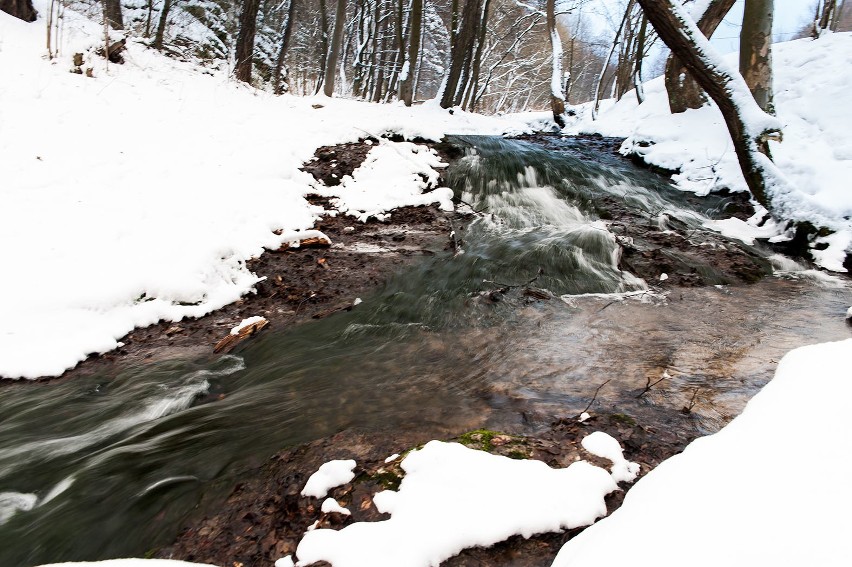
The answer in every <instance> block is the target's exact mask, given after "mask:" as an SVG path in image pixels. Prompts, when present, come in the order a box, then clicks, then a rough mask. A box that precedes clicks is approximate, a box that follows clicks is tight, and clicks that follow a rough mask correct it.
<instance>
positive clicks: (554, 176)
mask: <svg viewBox="0 0 852 567" xmlns="http://www.w3.org/2000/svg"><path fill="white" fill-rule="evenodd" d="M458 142H459V143H460V144H463V145H465V146H466V147H467V148H468V149H467V155H466V157H465V158H463V159H462V160H460V161H459V162H458V163H457V164H456V165H455V166H454V168H453V169H452V170H451V171H450V172H449V174H448V180H449V182H450V184H451V185H452V186H453V188H454V189H455V190H456V192H457V195H458V196H459V197H460V198H461V199H462V200H463V201H465V202H467V203H469V204H470V205H471V206H472V207H474V208H475V209H476V210H479V211H482V212H483V214H482V215H480V216H479V217H478V218H477V220H475V221H474V222H473V223H472V224H471V225H470V226H469V227H467V228H465V229H463V230H462V229H461V228H459V229H458V234H457V239H458V240H459V246H460V250H459V252H458V253H457V254H452V253H450V252H447V253H446V254H444V255H439V256H437V257H434V258H425V259H424V260H422V262H420V263H418V264H416V265H413V266H409V267H408V268H406V269H405V270H404V271H403V272H402V273H399V274H396V275H395V276H393V277H392V278H391V279H390V280H389V281H388V282H387V284H385V286H384V287H383V288H382V289H381V290H378V291H377V292H376V294H375V295H374V296H372V297H369V298H365V301H364V303H363V304H362V305H361V306H359V308H358V309H355V310H353V311H352V312H350V313H343V314H340V315H336V316H334V317H329V318H327V319H324V320H321V321H316V322H311V323H309V324H305V325H302V326H300V327H298V328H295V329H292V330H272V331H269V332H265V333H263V334H262V335H260V336H259V337H258V338H256V339H254V340H253V341H250V342H249V343H247V344H246V345H245V347H244V348H242V349H240V350H239V351H238V354H237V355H225V356H221V357H211V358H207V359H200V360H173V361H165V362H157V363H151V364H147V365H138V364H137V365H135V366H130V367H127V368H125V369H123V370H122V371H120V372H117V373H115V374H113V375H96V376H88V377H82V378H78V379H74V380H66V381H57V382H53V383H38V384H14V385H11V386H6V387H4V388H0V565H2V566H4V567H6V566H8V567H14V566H19V565H20V566H29V565H36V564H38V563H43V562H50V561H58V560H66V561H68V560H87V559H88V560H91V559H100V558H109V557H122V556H141V555H144V554H145V553H146V552H148V551H149V550H151V549H153V548H155V547H157V546H159V545H163V544H166V543H168V542H169V541H170V540H171V539H172V538H173V537H174V535H175V533H176V530H177V529H179V528H180V525H181V522H182V521H183V519H184V518H185V517H186V516H187V514H189V513H190V512H191V510H192V509H193V507H195V506H196V505H197V504H198V503H199V502H200V501H201V500H202V496H203V497H204V501H205V502H215V500H216V498H217V497H222V496H225V495H227V492H228V491H229V490H230V483H231V482H232V481H233V479H234V478H237V477H238V476H239V475H240V474H241V473H242V472H243V471H245V470H247V469H249V468H250V467H252V466H257V465H258V464H259V463H261V462H263V461H264V460H265V459H266V458H268V457H269V456H270V455H271V454H273V453H274V452H275V451H277V450H279V449H282V448H284V447H288V446H292V445H295V444H299V443H303V442H307V441H311V440H314V439H318V438H322V437H326V436H329V435H332V434H334V433H337V432H339V431H342V430H345V429H347V428H365V429H368V430H381V431H387V432H391V434H392V432H393V431H399V430H411V431H417V432H418V433H419V434H421V435H424V436H444V437H448V436H452V435H456V434H459V433H461V432H463V431H466V430H470V429H473V428H477V427H482V426H488V427H492V428H501V429H505V430H509V431H512V432H518V433H535V431H536V430H537V429H538V428H540V427H544V426H546V425H547V424H548V423H549V422H550V421H551V420H553V419H554V418H557V417H566V416H567V417H570V416H574V415H577V414H578V413H579V412H580V411H582V410H583V409H584V408H585V407H586V406H587V405H588V404H589V402H590V400H591V399H592V398H593V397H594V396H595V391H596V390H597V389H598V387H599V386H601V384H604V386H603V387H602V388H600V391H599V392H598V393H597V397H596V399H595V402H594V404H593V405H592V408H591V411H598V412H604V411H610V412H621V413H628V414H631V415H634V416H637V417H638V418H639V420H640V422H643V423H652V424H656V423H657V422H656V421H655V420H658V419H659V418H658V417H657V416H658V414H659V413H660V412H659V411H658V410H660V409H661V408H664V409H666V410H671V409H674V410H679V409H680V408H682V407H684V406H686V407H689V408H690V411H689V412H688V413H684V414H679V413H677V412H676V411H675V412H672V411H667V412H666V415H667V416H669V417H667V418H666V419H667V420H669V421H668V426H670V427H677V428H683V429H697V430H699V431H701V432H712V431H715V430H717V429H718V428H719V427H721V426H722V425H724V424H725V423H726V422H727V421H729V420H730V419H731V417H733V416H734V415H736V414H737V413H738V412H739V411H740V410H741V409H742V407H743V406H744V404H745V402H746V401H747V399H748V398H749V397H750V396H751V395H753V394H754V393H755V392H756V391H757V389H759V388H760V387H761V386H762V385H763V384H765V383H766V381H768V380H769V379H770V378H771V376H772V372H773V371H774V365H775V363H776V362H777V361H778V359H779V358H780V357H781V356H782V355H783V353H784V352H786V351H787V350H789V349H790V348H794V347H796V346H799V345H803V344H809V343H814V342H820V341H827V340H837V339H842V338H846V337H848V336H849V335H850V333H849V329H848V328H847V327H846V326H845V324H844V322H843V313H844V312H845V309H846V308H847V307H848V305H849V304H850V302H852V293H850V289H849V287H848V285H847V284H846V282H845V281H844V280H839V279H836V278H831V277H828V276H824V275H822V274H819V273H816V272H810V271H805V270H803V269H802V268H800V267H798V266H796V265H795V264H794V263H792V262H790V261H788V260H785V259H782V258H774V259H773V262H774V264H775V267H776V270H775V274H774V275H772V276H770V277H767V278H765V279H764V280H762V281H761V282H759V283H757V284H754V285H748V286H746V285H724V284H725V282H724V278H723V277H722V276H719V275H718V270H716V267H715V266H712V265H696V266H694V268H695V270H696V271H698V272H700V273H702V274H704V275H705V276H706V278H708V279H709V280H710V281H711V282H714V280H713V278H717V279H718V282H714V283H718V284H719V285H716V286H706V287H700V288H670V289H669V290H668V291H664V290H662V289H659V288H658V287H656V286H654V285H650V286H649V283H650V284H654V283H655V282H645V281H643V280H641V279H639V278H637V277H635V276H633V275H631V274H629V273H626V272H623V271H622V270H621V269H620V268H619V251H620V247H619V238H618V236H616V235H615V234H613V231H611V230H610V229H611V225H608V224H607V222H606V221H605V218H606V216H607V215H606V213H605V212H603V209H602V207H601V204H602V203H605V202H612V201H613V200H617V201H618V202H619V203H621V204H623V206H624V207H627V208H629V209H631V210H635V211H638V213H637V214H638V218H640V219H641V222H647V223H649V225H653V226H654V227H656V228H658V229H663V230H664V229H666V228H667V227H669V226H675V225H677V226H678V227H681V228H683V227H686V228H687V229H694V230H696V231H698V230H700V228H701V225H702V222H703V220H704V219H705V218H706V217H707V216H711V217H712V216H715V215H718V214H719V212H720V211H721V210H722V209H723V208H724V206H725V205H726V201H725V200H724V199H722V198H719V197H713V198H705V199H694V198H690V197H687V196H685V195H683V194H681V193H678V192H676V191H674V190H672V189H671V188H670V187H669V186H668V185H667V184H666V183H665V181H664V180H662V179H661V178H660V177H658V176H655V175H653V174H651V173H649V172H647V171H645V170H642V169H640V168H637V167H634V166H633V165H631V164H630V163H628V162H626V161H624V160H621V159H619V158H617V157H615V156H611V155H609V154H606V153H603V152H600V151H598V150H595V149H589V148H588V147H586V146H584V145H582V143H580V142H572V141H564V142H561V144H562V145H561V147H560V151H552V150H551V151H545V150H544V149H542V148H541V147H540V146H539V145H536V144H534V143H530V142H523V141H513V140H503V139H499V138H465V139H460V140H459V141H458ZM732 246H733V245H732ZM532 280H534V281H533V283H532V284H530V285H532V286H534V287H535V288H536V289H538V290H547V291H548V292H550V293H551V294H552V295H551V296H550V297H551V299H549V300H542V299H540V298H539V299H537V298H536V297H530V296H529V294H525V291H524V290H525V289H526V288H525V286H524V285H522V284H525V283H527V282H530V281H532ZM663 377H664V380H663V381H662V382H659V383H657V384H656V385H655V386H654V387H653V388H651V389H650V390H649V391H648V392H646V393H645V394H643V395H641V396H640V395H639V394H640V393H642V391H643V389H644V388H645V386H646V385H647V384H648V383H649V381H650V383H654V382H656V381H657V380H659V379H660V378H663ZM812 409H813V408H803V411H806V410H812ZM672 414H674V415H676V416H681V417H678V418H676V419H675V421H672V418H671V415H672ZM791 417H796V416H791Z"/></svg>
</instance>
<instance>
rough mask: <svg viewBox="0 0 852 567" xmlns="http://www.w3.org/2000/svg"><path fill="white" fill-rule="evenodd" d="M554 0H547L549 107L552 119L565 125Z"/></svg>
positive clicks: (559, 49) (560, 43) (559, 48)
mask: <svg viewBox="0 0 852 567" xmlns="http://www.w3.org/2000/svg"><path fill="white" fill-rule="evenodd" d="M555 12H556V0H547V35H548V37H549V38H550V44H551V49H552V50H553V70H552V73H551V77H550V109H551V110H552V111H553V120H554V121H555V122H556V123H557V124H558V125H559V127H560V128H564V127H565V93H564V92H563V91H562V39H561V38H560V37H559V30H557V29H556V14H555Z"/></svg>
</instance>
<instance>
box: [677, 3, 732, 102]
mask: <svg viewBox="0 0 852 567" xmlns="http://www.w3.org/2000/svg"><path fill="white" fill-rule="evenodd" d="M735 2H736V0H712V1H711V2H710V4H709V6H707V9H706V10H705V11H704V13H703V14H702V15H701V17H700V18H699V19H698V29H699V30H701V33H703V34H704V36H705V37H707V38H710V37H711V36H712V35H713V32H715V31H716V28H718V27H719V24H721V23H722V20H723V19H725V16H726V15H727V14H728V12H730V11H731V7H732V6H733V5H734V3H735ZM665 84H666V92H667V93H668V95H669V109H670V110H671V112H672V114H677V113H680V112H686V110H688V109H690V108H701V106H702V105H703V104H704V103H705V102H707V97H705V96H704V91H703V90H701V87H699V86H698V83H696V82H695V79H693V78H692V76H691V75H690V74H689V73H688V72H687V70H686V67H685V66H684V65H683V63H681V61H680V59H679V58H678V57H677V56H676V55H675V54H674V53H672V54H671V55H670V56H669V58H668V61H666V71H665Z"/></svg>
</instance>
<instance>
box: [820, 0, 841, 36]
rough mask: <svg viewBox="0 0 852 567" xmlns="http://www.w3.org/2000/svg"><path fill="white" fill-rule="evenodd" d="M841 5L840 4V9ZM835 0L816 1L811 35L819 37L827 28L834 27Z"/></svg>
mask: <svg viewBox="0 0 852 567" xmlns="http://www.w3.org/2000/svg"><path fill="white" fill-rule="evenodd" d="M842 9H843V7H842V6H841V10H842ZM837 15H838V10H837V0H823V1H822V2H817V3H816V14H815V15H814V30H813V37H815V38H817V37H820V36H821V35H822V34H823V33H825V31H826V30H828V29H834V27H835V22H836V20H837V19H839V18H837Z"/></svg>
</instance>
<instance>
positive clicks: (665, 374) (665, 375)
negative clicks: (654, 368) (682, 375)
mask: <svg viewBox="0 0 852 567" xmlns="http://www.w3.org/2000/svg"><path fill="white" fill-rule="evenodd" d="M666 378H671V376H669V373H668V371H666V370H664V371H663V375H662V376H661V377H660V379H659V380H655V381H654V382H651V377H650V376H648V378H647V382H645V389H644V390H642V391H641V392H639V395H638V396H636V398H637V399H638V398H641V397H642V396H644V395H645V394H647V393H648V392H650V391H651V388H653V387H654V386H656V385H657V384H659V383H660V382H662V381H663V380H665V379H666Z"/></svg>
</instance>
